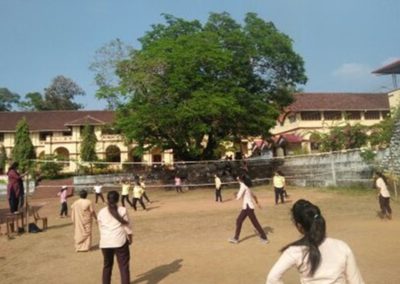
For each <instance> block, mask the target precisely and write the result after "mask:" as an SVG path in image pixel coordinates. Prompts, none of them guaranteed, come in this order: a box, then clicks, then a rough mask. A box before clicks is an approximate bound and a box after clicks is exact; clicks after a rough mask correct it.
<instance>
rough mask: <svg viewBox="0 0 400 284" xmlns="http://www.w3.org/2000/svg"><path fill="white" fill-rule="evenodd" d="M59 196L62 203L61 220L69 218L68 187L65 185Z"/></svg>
mask: <svg viewBox="0 0 400 284" xmlns="http://www.w3.org/2000/svg"><path fill="white" fill-rule="evenodd" d="M57 195H58V196H60V203H61V210H60V218H64V217H67V216H68V204H67V198H68V188H67V186H66V185H63V186H62V187H61V190H60V192H58V193H57Z"/></svg>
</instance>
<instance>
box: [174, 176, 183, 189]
mask: <svg viewBox="0 0 400 284" xmlns="http://www.w3.org/2000/svg"><path fill="white" fill-rule="evenodd" d="M175 189H176V192H183V190H182V180H181V178H180V177H179V176H175Z"/></svg>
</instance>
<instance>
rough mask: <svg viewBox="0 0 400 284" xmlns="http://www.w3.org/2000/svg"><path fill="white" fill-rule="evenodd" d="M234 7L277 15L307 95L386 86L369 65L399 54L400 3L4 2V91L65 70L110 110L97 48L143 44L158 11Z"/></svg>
mask: <svg viewBox="0 0 400 284" xmlns="http://www.w3.org/2000/svg"><path fill="white" fill-rule="evenodd" d="M224 11H225V12H228V13H230V15H231V16H232V17H233V18H234V19H235V20H236V21H238V22H239V23H242V22H243V19H244V17H245V14H246V13H248V12H254V13H257V14H258V16H259V17H261V18H262V19H264V20H265V21H271V22H273V23H274V24H275V26H276V27H277V28H278V30H280V31H281V32H283V33H285V34H287V35H288V36H289V37H290V38H291V39H292V40H293V48H294V51H295V52H297V53H298V54H299V55H300V56H301V57H302V58H303V59H304V62H305V69H306V75H307V77H308V82H307V83H306V85H304V86H299V87H300V88H301V89H303V90H304V91H306V92H387V91H390V90H392V89H393V82H392V78H391V76H390V75H386V76H377V75H375V74H371V72H372V71H374V70H376V69H378V68H379V67H382V66H384V65H386V64H389V63H391V62H393V61H395V60H398V59H400V32H399V27H400V1H399V0H335V1H332V0H0V88H1V87H5V88H8V89H9V90H10V91H12V92H15V93H18V94H19V95H20V96H21V97H24V95H25V94H27V93H28V92H40V93H43V91H44V88H46V87H48V86H49V85H50V84H51V81H52V79H53V78H55V77H56V76H58V75H63V76H65V77H68V78H70V79H72V80H73V81H74V82H75V83H77V84H78V85H79V86H80V87H81V88H82V89H84V91H85V92H86V95H85V96H79V97H76V98H75V101H76V102H78V103H81V104H83V106H84V108H85V109H87V110H97V109H104V108H105V107H106V102H105V101H103V100H98V99H96V97H95V93H96V89H97V86H96V84H95V83H94V73H93V72H92V71H90V70H89V65H90V64H91V63H92V62H93V60H94V56H95V52H96V50H98V49H99V48H101V47H102V46H104V45H105V44H106V43H108V42H110V41H111V40H114V39H116V38H119V39H121V40H122V41H123V42H125V43H127V44H130V45H133V46H134V47H135V48H137V49H140V44H139V42H138V41H137V39H138V38H140V37H142V36H143V35H144V34H145V33H146V31H149V30H151V25H152V24H157V23H163V17H162V16H161V14H162V13H167V14H172V15H174V16H176V17H180V18H184V19H187V20H193V19H198V20H200V21H201V22H203V23H204V22H205V21H206V20H207V18H208V16H209V13H210V12H224Z"/></svg>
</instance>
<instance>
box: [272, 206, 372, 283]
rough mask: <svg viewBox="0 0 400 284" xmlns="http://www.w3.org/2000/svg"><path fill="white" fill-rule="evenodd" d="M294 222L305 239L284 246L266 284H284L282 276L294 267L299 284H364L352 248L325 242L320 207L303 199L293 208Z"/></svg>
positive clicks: (330, 240) (340, 243) (328, 239)
mask: <svg viewBox="0 0 400 284" xmlns="http://www.w3.org/2000/svg"><path fill="white" fill-rule="evenodd" d="M292 219H293V222H294V224H295V226H296V228H297V229H298V230H299V232H300V233H301V234H302V235H303V237H302V238H301V239H299V240H297V241H295V242H293V243H290V244H288V245H287V246H285V247H284V248H283V249H282V250H281V251H282V255H281V257H280V258H279V260H278V261H277V262H276V263H275V265H274V266H273V267H272V269H271V271H270V272H269V274H268V277H267V282H266V283H267V284H282V283H283V281H282V276H283V274H284V273H285V272H286V271H287V270H288V269H289V268H291V267H293V266H295V267H296V268H297V270H298V271H299V273H300V283H302V284H307V283H318V284H328V283H329V284H345V283H347V284H364V281H363V279H362V277H361V274H360V272H359V270H358V268H357V265H356V261H355V258H354V255H353V253H352V251H351V249H350V247H349V246H348V245H347V244H346V243H345V242H343V241H340V240H336V239H331V238H326V229H325V219H324V217H323V216H322V215H321V212H320V210H319V208H318V207H317V206H315V205H314V204H312V203H311V202H309V201H307V200H304V199H300V200H298V201H297V202H296V203H295V204H294V205H293V207H292Z"/></svg>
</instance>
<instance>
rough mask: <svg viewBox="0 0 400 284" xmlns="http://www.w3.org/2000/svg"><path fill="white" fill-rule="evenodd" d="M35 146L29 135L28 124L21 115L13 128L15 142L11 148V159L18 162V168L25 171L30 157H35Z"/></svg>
mask: <svg viewBox="0 0 400 284" xmlns="http://www.w3.org/2000/svg"><path fill="white" fill-rule="evenodd" d="M35 158H36V154H35V148H34V147H33V144H32V140H31V138H30V137H29V126H28V123H27V121H26V119H25V117H23V118H22V119H21V120H20V121H19V122H18V123H17V127H16V130H15V142H14V148H13V149H12V159H13V160H14V161H15V162H18V163H19V169H20V170H22V171H25V170H27V169H28V168H29V166H30V161H29V160H30V159H35Z"/></svg>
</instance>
